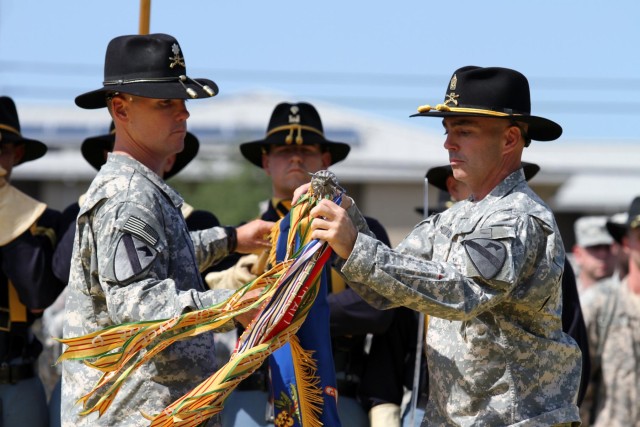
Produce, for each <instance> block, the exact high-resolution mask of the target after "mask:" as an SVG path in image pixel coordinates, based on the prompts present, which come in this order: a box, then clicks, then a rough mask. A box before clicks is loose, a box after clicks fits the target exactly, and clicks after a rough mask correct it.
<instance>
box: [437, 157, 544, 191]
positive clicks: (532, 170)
mask: <svg viewBox="0 0 640 427" xmlns="http://www.w3.org/2000/svg"><path fill="white" fill-rule="evenodd" d="M522 170H523V172H524V179H525V180H527V181H529V180H530V179H531V178H533V177H534V176H536V174H537V173H538V172H540V166H538V165H537V164H535V163H529V162H522ZM449 176H453V169H452V168H451V165H443V166H436V167H433V168H431V169H429V170H428V171H427V174H426V175H425V178H427V181H428V182H429V184H431V185H433V186H434V187H436V188H438V189H440V190H442V191H445V192H449V189H448V188H447V178H448V177H449Z"/></svg>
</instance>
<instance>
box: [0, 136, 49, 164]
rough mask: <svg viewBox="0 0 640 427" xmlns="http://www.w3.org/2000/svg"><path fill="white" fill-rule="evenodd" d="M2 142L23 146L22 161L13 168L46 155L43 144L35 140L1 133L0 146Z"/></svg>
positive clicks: (45, 148) (45, 147)
mask: <svg viewBox="0 0 640 427" xmlns="http://www.w3.org/2000/svg"><path fill="white" fill-rule="evenodd" d="M3 142H11V143H14V144H24V156H22V159H20V161H19V162H18V163H16V164H15V166H17V165H19V164H22V163H24V162H29V161H31V160H35V159H39V158H40V157H42V156H44V155H45V154H46V153H47V146H46V145H45V144H44V143H43V142H40V141H37V140H35V139H29V138H24V137H22V136H20V135H16V134H14V133H12V132H2V139H1V140H0V144H2V143H3Z"/></svg>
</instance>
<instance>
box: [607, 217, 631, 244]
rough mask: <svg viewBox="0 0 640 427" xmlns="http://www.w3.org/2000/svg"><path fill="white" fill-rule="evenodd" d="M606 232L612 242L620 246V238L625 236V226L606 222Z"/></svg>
mask: <svg viewBox="0 0 640 427" xmlns="http://www.w3.org/2000/svg"><path fill="white" fill-rule="evenodd" d="M605 225H606V227H607V231H608V232H609V234H610V235H611V237H613V240H615V241H616V243H618V244H620V245H621V244H622V238H623V237H624V236H625V234H627V224H618V223H615V222H610V221H607V223H606V224H605Z"/></svg>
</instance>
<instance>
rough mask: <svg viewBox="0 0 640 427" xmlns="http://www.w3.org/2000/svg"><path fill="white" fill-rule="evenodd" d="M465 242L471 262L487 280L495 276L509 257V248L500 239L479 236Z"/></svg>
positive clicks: (465, 248)
mask: <svg viewBox="0 0 640 427" xmlns="http://www.w3.org/2000/svg"><path fill="white" fill-rule="evenodd" d="M463 244H464V250H465V251H466V252H467V256H468V257H469V259H470V260H471V263H472V264H473V266H474V267H475V268H476V270H478V273H480V275H481V276H482V277H483V278H484V279H485V280H489V279H492V278H493V277H495V275H496V274H498V272H499V271H500V270H501V269H502V266H503V265H504V262H505V261H506V259H507V248H506V247H505V245H504V243H502V242H501V241H499V240H493V239H482V238H477V239H470V240H465V241H464V242H463Z"/></svg>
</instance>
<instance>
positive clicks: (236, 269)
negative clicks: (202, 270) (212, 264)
mask: <svg viewBox="0 0 640 427" xmlns="http://www.w3.org/2000/svg"><path fill="white" fill-rule="evenodd" d="M257 262H258V255H254V254H249V255H245V256H243V257H242V258H240V259H239V260H238V262H237V263H236V264H235V265H234V266H232V267H230V268H228V269H226V270H223V271H214V272H211V273H209V274H207V275H206V276H205V278H204V280H205V282H207V286H209V288H210V289H233V290H236V289H239V288H241V287H242V286H244V285H246V284H247V283H249V282H250V281H252V280H253V279H255V278H256V277H258V276H257V275H255V274H253V273H252V272H251V269H252V268H253V266H254V265H255V264H256V263H257Z"/></svg>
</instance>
